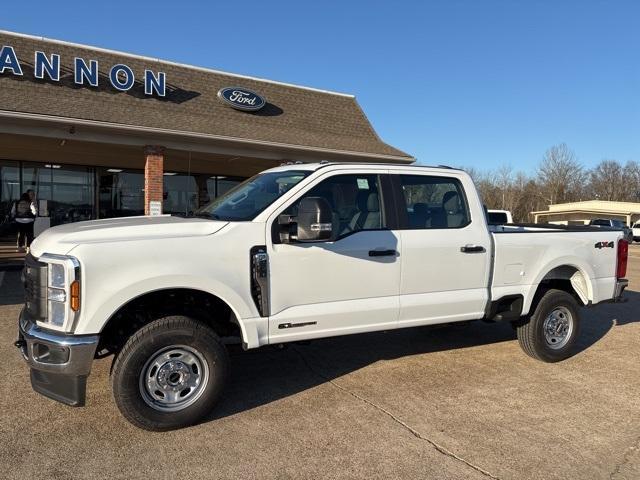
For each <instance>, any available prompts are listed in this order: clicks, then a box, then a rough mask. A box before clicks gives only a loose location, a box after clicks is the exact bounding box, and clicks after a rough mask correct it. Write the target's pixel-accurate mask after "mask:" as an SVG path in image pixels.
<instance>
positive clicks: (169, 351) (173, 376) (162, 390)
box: [139, 345, 209, 412]
mask: <svg viewBox="0 0 640 480" xmlns="http://www.w3.org/2000/svg"><path fill="white" fill-rule="evenodd" d="M208 382H209V366H208V365H207V362H206V360H205V359H204V357H203V355H202V354H201V353H200V352H199V351H197V350H195V349H193V348H191V347H187V346H186V345H172V346H170V347H166V348H163V349H161V350H158V351H157V352H156V353H154V354H153V355H151V357H150V358H149V360H147V362H146V363H145V365H144V367H143V368H142V371H141V372H140V381H139V385H140V393H141V394H142V398H143V400H144V401H145V403H146V404H147V405H149V406H150V407H151V408H153V409H155V410H160V411H162V412H176V411H178V410H183V409H185V408H187V407H188V406H190V405H192V404H193V403H194V402H196V401H197V400H198V399H199V398H200V396H201V395H202V393H203V392H204V390H205V388H206V387H207V383H208Z"/></svg>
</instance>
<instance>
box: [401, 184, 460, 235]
mask: <svg viewBox="0 0 640 480" xmlns="http://www.w3.org/2000/svg"><path fill="white" fill-rule="evenodd" d="M400 185H401V187H402V193H403V195H404V200H405V207H406V211H407V220H408V226H409V229H440V228H461V227H464V226H466V225H468V224H469V210H468V208H467V201H466V198H465V196H464V191H463V189H462V185H461V184H460V182H459V181H458V180H456V179H454V178H448V177H435V176H434V177H432V176H427V175H400Z"/></svg>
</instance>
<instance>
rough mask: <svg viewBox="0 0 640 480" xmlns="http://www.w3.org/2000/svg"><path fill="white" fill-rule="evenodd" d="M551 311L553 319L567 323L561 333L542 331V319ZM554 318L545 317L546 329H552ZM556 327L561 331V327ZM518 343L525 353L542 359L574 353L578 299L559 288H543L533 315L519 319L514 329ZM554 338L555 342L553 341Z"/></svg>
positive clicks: (543, 329)
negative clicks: (557, 334)
mask: <svg viewBox="0 0 640 480" xmlns="http://www.w3.org/2000/svg"><path fill="white" fill-rule="evenodd" d="M552 313H554V315H555V316H556V317H555V320H556V321H557V320H559V321H560V323H564V321H565V319H567V321H568V323H569V324H570V325H571V326H570V327H569V330H568V331H567V332H566V334H565V335H562V334H560V335H559V336H556V335H554V334H549V335H546V334H545V320H546V319H547V318H549V317H550V315H551V314H552ZM553 321H554V319H553V318H551V319H550V320H549V323H548V326H549V327H550V328H549V329H550V330H553V331H554V332H556V331H557V330H555V329H554V328H551V326H552V325H553V323H552V322H553ZM560 330H562V331H564V329H563V328H561V329H560ZM516 331H517V334H518V342H519V343H520V347H522V349H523V350H524V351H525V353H526V354H527V355H529V356H531V357H533V358H535V359H537V360H541V361H543V362H549V363H552V362H559V361H561V360H564V359H566V358H569V357H570V356H572V355H573V354H574V353H575V348H576V341H577V338H578V336H579V334H580V313H579V308H578V302H576V299H575V298H573V296H571V295H570V294H569V293H567V292H565V291H562V290H553V289H552V290H547V291H546V292H545V293H544V294H543V295H542V298H540V301H539V302H538V303H537V305H536V307H535V310H534V312H533V314H531V315H530V316H528V317H525V318H523V319H522V320H521V321H520V322H519V323H518V324H517V328H516ZM559 338H560V339H561V340H559ZM554 340H555V342H554Z"/></svg>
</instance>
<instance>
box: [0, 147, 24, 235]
mask: <svg viewBox="0 0 640 480" xmlns="http://www.w3.org/2000/svg"><path fill="white" fill-rule="evenodd" d="M21 194H22V191H21V190H20V168H19V165H18V162H11V161H5V160H0V225H2V228H0V238H1V239H2V241H8V240H9V238H10V237H11V239H12V240H14V241H15V237H14V234H15V232H14V228H13V226H12V225H11V219H10V218H9V215H10V213H11V206H12V205H13V203H14V202H16V201H17V200H18V199H19V198H20V195H21Z"/></svg>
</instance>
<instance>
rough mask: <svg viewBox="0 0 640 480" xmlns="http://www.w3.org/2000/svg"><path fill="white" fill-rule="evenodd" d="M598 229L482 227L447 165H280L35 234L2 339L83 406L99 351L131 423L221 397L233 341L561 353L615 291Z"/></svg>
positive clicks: (179, 416) (620, 256)
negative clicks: (416, 330) (388, 333)
mask: <svg viewBox="0 0 640 480" xmlns="http://www.w3.org/2000/svg"><path fill="white" fill-rule="evenodd" d="M621 237H622V233H621V232H620V231H618V230H613V229H593V228H590V227H551V226H550V227H548V228H543V227H538V228H525V227H517V226H513V227H512V228H511V229H510V230H508V231H504V232H490V231H489V229H488V226H487V221H486V218H485V215H484V210H483V206H482V204H481V202H480V199H479V197H478V193H477V191H476V189H475V187H474V185H473V182H472V180H471V178H470V177H469V176H468V175H467V174H466V173H464V172H463V171H461V170H455V169H448V168H430V167H417V166H397V165H379V164H331V163H320V164H291V165H284V166H281V167H278V168H274V169H271V170H268V171H265V172H263V173H261V174H259V175H257V176H255V177H253V178H251V179H249V180H247V181H246V182H244V183H243V184H241V185H239V186H238V187H236V188H235V189H234V190H232V191H230V192H229V193H227V194H226V195H225V196H223V197H221V198H218V199H216V200H215V201H214V202H213V203H211V204H209V205H207V206H205V207H203V208H202V209H200V210H198V211H197V212H196V213H195V214H194V215H193V216H191V217H187V218H181V217H172V216H160V217H137V218H117V219H110V220H96V221H90V222H80V223H76V224H68V225H63V226H59V227H55V228H51V229H49V230H48V231H46V232H45V233H44V234H43V235H41V236H40V237H39V238H38V239H37V240H36V241H35V242H34V243H33V245H32V248H31V252H30V254H29V255H28V256H27V258H26V264H25V270H24V283H25V291H26V301H25V306H24V308H23V310H22V312H21V314H20V319H19V338H18V340H17V341H16V345H17V346H18V347H19V348H20V349H21V351H22V353H23V355H24V358H25V359H26V361H27V363H28V364H29V366H30V368H31V383H32V386H33V388H34V389H35V390H36V391H37V392H40V393H42V394H44V395H45V396H47V397H50V398H53V399H55V400H58V401H60V402H63V403H66V404H68V405H75V406H82V405H84V404H85V386H86V379H87V376H88V375H89V373H90V370H91V365H92V362H93V360H94V358H96V357H104V356H107V355H111V354H112V355H113V365H112V371H111V383H112V387H113V394H114V399H115V402H116V404H117V406H118V408H119V409H120V411H121V412H122V414H123V415H124V416H125V417H126V418H127V419H128V420H129V421H130V422H132V423H133V424H135V425H137V426H139V427H141V428H144V429H149V430H167V429H172V428H178V427H182V426H185V425H190V424H193V423H195V422H198V421H199V420H200V419H201V418H202V417H203V416H204V415H206V414H207V413H208V412H209V411H210V410H211V409H212V408H213V406H214V405H215V403H216V401H217V400H218V399H219V398H220V396H221V395H222V392H223V386H224V383H225V379H226V377H227V372H228V362H229V360H228V357H227V350H226V346H225V345H226V344H227V343H229V342H230V341H231V340H232V339H234V338H237V339H239V341H241V343H242V345H243V347H244V348H245V349H253V348H258V347H261V346H263V345H269V344H282V343H285V342H294V341H303V340H310V339H315V338H321V337H330V336H335V335H345V334H354V333H362V332H370V331H375V330H392V329H395V328H405V327H415V326H419V325H432V324H442V323H452V322H462V321H469V320H479V319H484V320H488V321H509V322H512V323H513V325H514V326H515V328H516V329H517V336H518V339H519V342H520V345H521V346H522V348H523V349H524V351H525V352H526V353H527V354H529V355H530V356H532V357H534V358H537V359H539V360H542V361H545V362H556V361H559V360H563V359H565V358H567V357H569V356H570V355H571V354H572V353H573V352H574V351H575V346H576V340H577V337H578V333H579V329H580V308H579V307H581V306H586V305H595V304H598V303H601V302H606V301H616V300H619V299H621V296H622V292H623V290H624V288H625V287H626V286H627V280H625V279H624V277H625V272H626V261H627V242H625V241H624V240H622V239H621Z"/></svg>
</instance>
